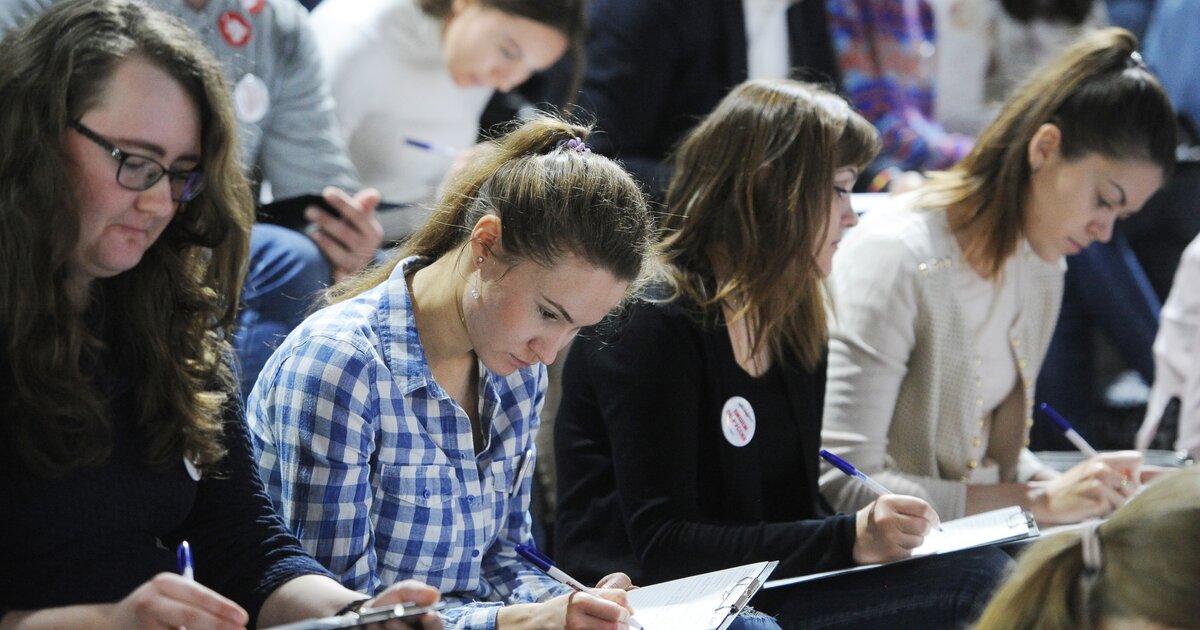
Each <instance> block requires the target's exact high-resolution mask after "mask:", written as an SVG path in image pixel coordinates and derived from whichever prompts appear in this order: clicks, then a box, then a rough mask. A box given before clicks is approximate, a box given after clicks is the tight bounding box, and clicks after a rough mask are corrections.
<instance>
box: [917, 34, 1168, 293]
mask: <svg viewBox="0 0 1200 630" xmlns="http://www.w3.org/2000/svg"><path fill="white" fill-rule="evenodd" d="M1136 51H1137V39H1136V38H1135V37H1134V36H1133V35H1131V34H1130V33H1129V32H1128V31H1125V30H1123V29H1119V28H1110V29H1104V30H1101V31H1097V32H1095V33H1092V34H1090V35H1088V36H1085V37H1083V38H1082V39H1081V40H1080V41H1079V42H1077V43H1076V44H1075V45H1074V46H1072V47H1070V48H1069V49H1067V50H1066V51H1065V52H1064V53H1063V54H1062V55H1061V56H1060V57H1059V58H1058V59H1056V60H1055V61H1054V62H1052V63H1051V64H1050V65H1048V66H1046V67H1045V68H1043V69H1042V70H1041V71H1039V72H1038V73H1037V74H1036V75H1035V76H1034V77H1032V78H1031V79H1030V80H1029V81H1028V82H1027V83H1025V84H1024V85H1022V86H1021V87H1020V88H1019V89H1018V90H1017V91H1016V92H1015V93H1014V94H1013V95H1012V97H1011V98H1009V100H1008V102H1007V103H1005V105H1004V108H1003V109H1002V110H1001V112H1000V115H999V116H998V117H997V118H996V120H995V121H994V122H993V123H992V124H991V125H989V126H988V127H987V129H985V130H984V131H983V133H982V134H980V136H979V140H978V141H977V142H976V143H975V147H974V148H973V149H972V150H971V152H970V153H969V154H968V155H967V157H965V158H963V160H962V161H960V162H959V163H958V164H957V165H955V166H954V167H953V168H951V169H950V170H948V171H946V172H944V173H934V174H932V176H931V179H930V181H929V182H928V183H927V184H926V185H925V186H924V187H923V188H922V190H921V192H920V193H919V202H920V203H919V205H921V206H924V207H929V208H952V209H953V210H952V211H951V212H950V214H949V218H950V227H951V229H952V230H954V232H955V233H956V234H963V233H966V234H968V235H971V238H970V239H969V240H968V242H967V243H966V244H965V247H964V248H963V250H964V254H965V255H966V257H967V260H969V261H971V262H972V264H973V265H974V266H975V267H977V268H980V269H988V270H990V273H989V274H988V277H996V276H997V275H998V274H999V272H1000V269H1001V268H1002V267H1003V266H1004V261H1005V260H1006V259H1007V258H1008V257H1009V256H1010V255H1012V253H1013V252H1014V251H1016V248H1017V243H1018V241H1019V239H1020V238H1021V234H1022V232H1023V229H1024V225H1025V220H1026V216H1025V208H1024V207H1023V204H1022V199H1023V197H1024V195H1025V192H1026V190H1027V189H1028V187H1029V176H1030V166H1029V157H1028V147H1029V142H1030V141H1031V140H1032V139H1033V136H1034V134H1036V133H1037V131H1038V129H1039V128H1040V127H1041V126H1042V125H1043V124H1046V123H1053V124H1054V125H1057V126H1058V128H1059V129H1060V130H1061V131H1062V149H1061V150H1062V155H1063V157H1064V158H1067V159H1082V158H1085V157H1087V156H1088V155H1090V154H1093V153H1096V154H1100V155H1103V156H1105V157H1109V158H1113V159H1117V160H1125V159H1145V160H1150V161H1152V162H1153V163H1154V164H1156V165H1158V166H1159V168H1161V169H1162V172H1163V178H1164V180H1165V179H1169V178H1170V176H1171V173H1172V171H1173V170H1174V168H1175V110H1174V109H1173V108H1172V107H1171V100H1170V99H1169V98H1168V97H1167V94H1166V92H1165V91H1163V88H1162V86H1161V85H1160V84H1159V82H1158V79H1156V78H1155V77H1154V75H1153V74H1151V72H1150V71H1149V70H1148V69H1147V68H1146V66H1145V65H1143V64H1142V62H1141V58H1140V57H1139V56H1137V55H1136V54H1135V52H1136Z"/></svg>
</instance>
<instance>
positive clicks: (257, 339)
mask: <svg viewBox="0 0 1200 630" xmlns="http://www.w3.org/2000/svg"><path fill="white" fill-rule="evenodd" d="M332 278H333V276H332V271H331V269H330V266H329V261H327V260H326V259H325V256H324V255H322V254H321V250H320V249H318V248H317V244H316V243H314V242H313V241H312V239H310V238H308V236H307V235H305V234H302V233H300V232H297V231H295V230H290V229H288V228H283V227H279V226H277V225H268V224H261V223H258V224H255V225H254V229H253V230H251V232H250V266H249V269H247V271H246V284H245V286H243V287H242V306H241V310H240V311H239V312H238V325H237V329H236V330H235V331H234V335H233V346H234V350H235V351H237V355H238V360H239V363H240V372H239V379H240V381H241V384H242V398H243V399H244V398H246V397H247V396H249V395H250V390H251V388H253V387H254V382H255V381H256V380H258V373H259V372H260V371H262V368H263V366H264V365H266V363H267V359H269V358H270V357H271V353H272V352H274V351H275V347H276V346H278V345H279V342H280V341H282V340H283V338H284V337H286V336H287V335H288V333H290V332H292V329H294V328H295V327H296V326H298V325H300V322H302V321H304V317H305V316H306V315H308V313H309V311H310V310H311V308H312V306H313V304H314V303H315V302H316V299H317V298H318V297H319V296H320V292H321V290H322V289H324V288H325V287H326V286H328V285H329V283H330V282H331V281H332Z"/></svg>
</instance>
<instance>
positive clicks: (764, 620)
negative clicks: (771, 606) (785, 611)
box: [728, 612, 782, 630]
mask: <svg viewBox="0 0 1200 630" xmlns="http://www.w3.org/2000/svg"><path fill="white" fill-rule="evenodd" d="M728 630H782V629H781V628H780V627H779V622H778V621H775V618H774V617H771V616H768V615H765V614H762V613H749V612H743V613H742V614H740V615H738V617H737V619H734V620H733V623H731V624H729V628H728Z"/></svg>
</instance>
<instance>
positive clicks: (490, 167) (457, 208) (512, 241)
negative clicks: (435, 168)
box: [326, 115, 653, 303]
mask: <svg viewBox="0 0 1200 630" xmlns="http://www.w3.org/2000/svg"><path fill="white" fill-rule="evenodd" d="M589 132H590V130H589V129H588V128H586V127H582V126H579V125H574V124H571V123H568V122H566V121H563V120H560V119H557V118H554V117H551V116H547V115H543V116H539V117H537V118H534V119H533V120H531V121H529V122H526V123H524V124H522V125H520V126H519V127H516V128H515V129H514V130H513V131H511V132H510V133H508V134H507V135H505V136H504V137H502V138H501V139H499V140H498V141H495V142H494V143H492V146H491V148H490V150H488V151H486V152H485V153H484V154H483V155H481V156H479V157H478V158H477V159H476V160H475V162H474V163H473V164H472V165H471V166H470V167H469V168H467V169H466V170H465V171H464V172H463V173H462V174H461V175H460V176H458V177H457V178H455V180H454V181H453V182H452V183H451V184H450V185H449V188H448V189H447V191H446V192H445V194H443V195H442V197H441V200H440V201H439V202H438V205H437V207H436V208H435V209H434V212H433V215H432V216H430V218H429V219H428V220H427V221H426V222H425V225H424V226H422V227H421V229H420V230H418V231H417V232H416V233H415V234H413V236H412V237H411V238H409V240H408V241H407V242H406V243H405V245H404V247H403V248H401V250H400V252H399V253H398V254H397V255H396V256H394V257H393V258H392V259H391V260H390V261H389V262H388V263H387V264H384V265H381V266H380V267H378V268H376V269H374V270H371V271H368V272H365V273H364V274H362V275H360V276H357V277H352V278H350V279H347V280H346V281H344V282H342V283H340V284H338V285H335V286H334V287H333V288H331V289H330V291H329V292H328V293H327V295H326V302H327V303H336V302H339V301H342V300H345V299H348V298H351V297H353V296H355V295H358V294H359V293H362V292H363V291H365V290H367V289H370V288H371V287H374V286H376V285H379V284H381V283H383V282H384V281H385V280H387V279H388V277H389V276H390V275H391V273H392V271H393V270H394V269H395V267H396V265H397V264H398V263H399V261H400V260H401V259H402V258H404V257H406V256H413V255H417V256H426V257H429V258H440V257H441V256H445V255H448V254H452V253H454V252H455V251H456V250H458V251H461V250H462V248H463V246H464V245H466V243H467V239H468V238H469V237H470V234H471V230H472V229H474V227H475V224H476V223H477V222H478V221H479V219H480V218H481V217H483V216H484V215H485V214H493V215H496V216H497V217H499V218H500V224H501V226H502V229H503V234H504V237H503V242H504V248H503V256H504V259H505V262H507V263H510V264H515V263H517V262H519V261H525V260H528V261H532V262H534V263H537V264H539V265H541V266H543V267H553V266H554V265H555V264H557V263H558V262H559V261H561V260H562V259H563V257H564V256H566V255H574V256H577V257H579V259H580V260H582V261H584V262H587V263H589V264H591V265H594V266H596V267H598V268H600V269H605V270H607V271H608V272H610V273H611V274H612V275H613V276H614V277H615V278H617V279H619V280H624V281H626V282H629V283H630V290H629V291H627V294H633V293H635V292H636V290H637V287H638V285H639V284H640V281H641V280H642V279H643V278H645V277H646V276H647V275H648V273H649V271H648V270H649V266H650V262H651V249H652V243H653V229H652V225H651V219H650V213H649V210H648V208H647V206H646V199H645V196H644V195H643V194H642V192H641V190H640V189H639V188H638V185H637V183H636V182H634V181H633V178H632V177H630V176H629V174H628V173H626V172H625V171H624V170H623V169H622V168H621V167H620V166H619V165H617V163H616V162H614V161H612V160H610V159H609V158H607V157H604V156H602V155H600V154H598V153H592V152H590V151H583V150H579V149H576V148H572V147H570V146H567V143H568V142H571V141H573V140H578V141H579V142H580V143H582V142H583V141H584V140H586V139H587V137H588V134H589ZM579 146H580V147H581V148H582V144H580V145H579ZM497 255H499V252H497Z"/></svg>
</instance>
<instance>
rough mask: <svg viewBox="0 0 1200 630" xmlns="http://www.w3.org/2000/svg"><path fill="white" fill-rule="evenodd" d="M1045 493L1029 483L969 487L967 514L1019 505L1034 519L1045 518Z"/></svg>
mask: <svg viewBox="0 0 1200 630" xmlns="http://www.w3.org/2000/svg"><path fill="white" fill-rule="evenodd" d="M1042 495H1043V493H1042V492H1041V491H1040V490H1038V489H1036V488H1034V487H1033V486H1032V485H1031V484H1027V483H996V484H987V485H969V486H967V514H978V513H980V512H987V511H989V510H996V509H1000V508H1004V507H1008V506H1010V505H1019V506H1021V507H1022V508H1024V509H1026V510H1030V511H1031V512H1033V516H1034V518H1036V519H1038V520H1041V519H1042V517H1044V512H1043V507H1044V501H1042V499H1041V497H1042Z"/></svg>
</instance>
